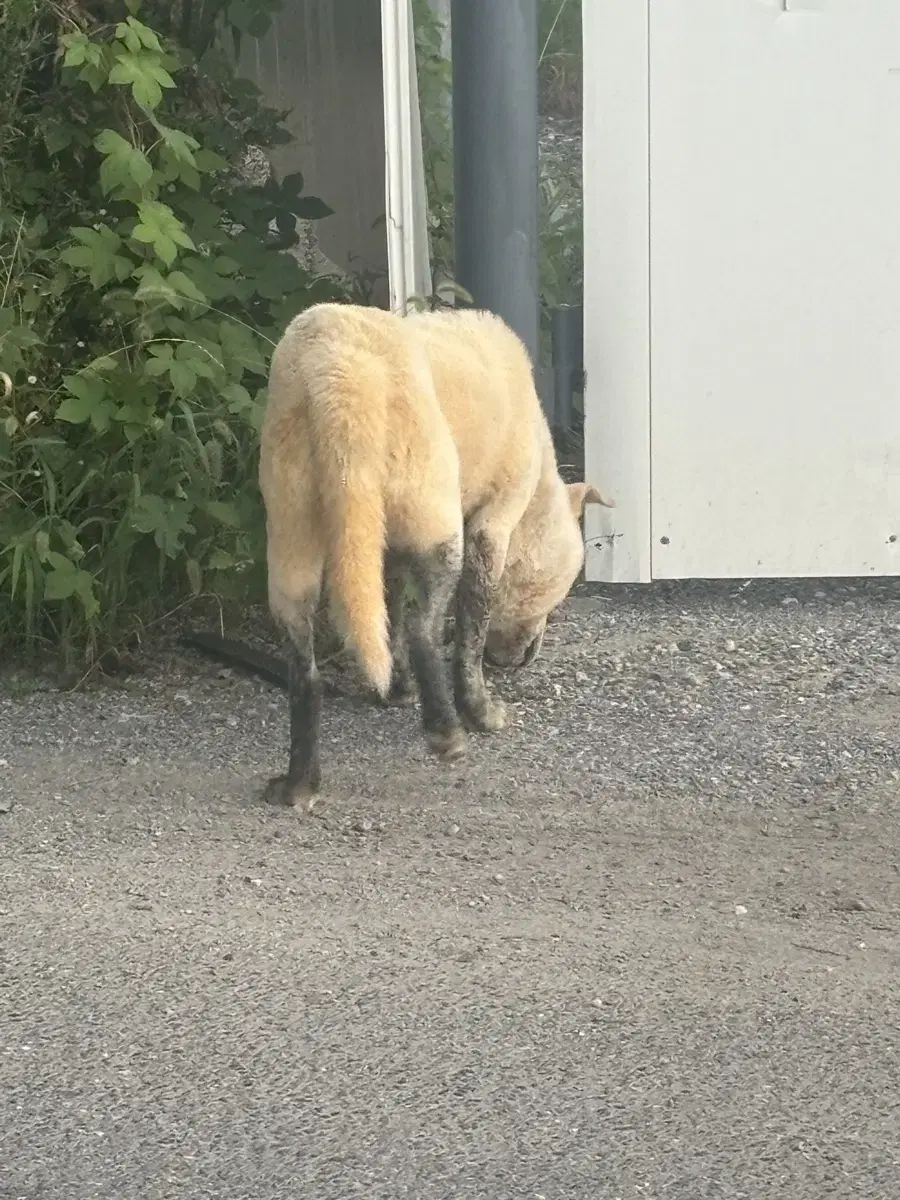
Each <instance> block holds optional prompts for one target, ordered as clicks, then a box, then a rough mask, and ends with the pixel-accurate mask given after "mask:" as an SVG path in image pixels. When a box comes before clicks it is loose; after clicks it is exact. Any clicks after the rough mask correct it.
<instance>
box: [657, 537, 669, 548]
mask: <svg viewBox="0 0 900 1200" xmlns="http://www.w3.org/2000/svg"><path fill="white" fill-rule="evenodd" d="M659 540H660V541H661V542H662V544H663V545H664V546H668V544H669V539H668V538H667V537H661V538H660V539H659Z"/></svg>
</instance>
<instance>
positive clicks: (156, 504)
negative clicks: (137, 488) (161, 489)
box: [131, 492, 194, 558]
mask: <svg viewBox="0 0 900 1200" xmlns="http://www.w3.org/2000/svg"><path fill="white" fill-rule="evenodd" d="M191 507H192V506H191V504H190V503H189V502H188V501H186V500H166V499H164V498H163V497H162V496H157V495H153V494H152V493H150V492H144V493H143V495H141V496H139V497H138V498H137V499H136V500H135V502H134V504H133V506H132V510H131V524H132V526H133V527H134V528H135V529H136V530H137V531H138V532H139V533H152V534H153V539H154V541H155V542H156V544H157V546H158V547H159V548H160V550H162V551H163V552H164V553H165V554H166V555H167V557H169V558H174V557H175V556H176V554H178V552H179V551H180V550H181V548H182V545H183V542H182V535H183V534H184V533H193V532H194V527H193V525H192V524H191V520H190V514H191Z"/></svg>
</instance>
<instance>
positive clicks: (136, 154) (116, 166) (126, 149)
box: [94, 129, 153, 196]
mask: <svg viewBox="0 0 900 1200" xmlns="http://www.w3.org/2000/svg"><path fill="white" fill-rule="evenodd" d="M94 146H95V147H96V149H97V150H99V151H100V153H101V154H102V155H103V156H104V157H103V162H102V163H101V164H100V187H101V189H102V190H103V194H104V195H106V196H108V195H110V194H111V193H112V192H113V191H115V190H116V189H117V188H119V189H124V190H125V191H127V190H128V189H129V188H131V187H136V188H137V189H139V190H140V189H141V188H143V187H145V186H146V185H147V184H148V183H149V182H150V180H151V179H152V178H153V167H152V165H151V163H150V160H149V159H148V158H147V156H146V154H144V152H143V151H142V150H139V149H138V148H137V147H136V146H132V144H131V142H128V141H126V140H125V138H123V137H122V135H121V134H120V133H116V132H115V130H113V129H104V130H103V132H102V133H99V134H98V135H97V137H95V138H94Z"/></svg>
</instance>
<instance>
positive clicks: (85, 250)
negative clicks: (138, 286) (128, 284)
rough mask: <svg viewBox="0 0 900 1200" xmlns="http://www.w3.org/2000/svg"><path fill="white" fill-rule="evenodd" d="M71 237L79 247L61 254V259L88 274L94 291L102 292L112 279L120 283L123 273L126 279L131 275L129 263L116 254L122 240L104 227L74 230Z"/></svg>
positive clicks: (71, 248) (81, 227) (82, 227)
mask: <svg viewBox="0 0 900 1200" xmlns="http://www.w3.org/2000/svg"><path fill="white" fill-rule="evenodd" d="M71 233H72V236H73V237H74V238H76V239H77V240H78V241H79V242H80V243H81V244H80V245H78V246H70V247H69V248H68V249H66V250H63V251H62V252H61V253H60V258H61V259H62V261H63V262H64V263H66V264H67V265H68V266H70V267H75V268H76V270H79V271H83V272H84V273H85V274H87V275H88V277H89V278H90V281H91V285H92V286H93V287H95V288H101V287H103V286H104V284H107V283H109V282H110V280H112V279H122V278H123V272H124V277H125V278H127V277H128V275H130V274H131V270H132V264H131V262H130V261H129V260H128V259H127V258H124V257H122V256H121V255H120V254H119V253H118V251H119V250H120V249H121V248H122V239H121V238H120V237H119V235H118V234H117V233H116V232H115V231H114V230H112V229H109V228H108V227H106V226H105V225H102V226H101V227H100V228H99V229H88V228H87V227H86V226H75V228H73V229H72V231H71ZM125 268H127V271H126V270H125Z"/></svg>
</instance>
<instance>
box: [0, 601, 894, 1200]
mask: <svg viewBox="0 0 900 1200" xmlns="http://www.w3.org/2000/svg"><path fill="white" fill-rule="evenodd" d="M898 647H900V582H898V581H894V582H871V583H869V584H867V585H865V586H863V585H851V584H845V583H838V584H816V583H809V584H802V585H801V584H796V583H795V584H784V585H765V586H764V585H759V584H754V585H750V586H744V587H742V586H740V585H737V584H724V585H717V586H716V587H701V586H682V587H663V588H654V589H652V590H646V591H641V590H640V589H636V590H634V591H632V590H630V589H626V588H622V589H616V590H610V591H608V592H605V593H604V592H601V593H600V594H591V595H583V596H576V597H575V598H574V599H573V600H572V601H571V602H570V603H569V604H568V605H567V606H566V609H565V610H564V612H563V613H562V614H561V616H560V619H559V620H558V621H556V622H555V623H554V625H553V626H552V628H551V631H550V633H549V634H548V638H547V642H546V645H545V650H544V653H543V655H542V658H541V660H539V663H538V664H536V666H535V667H534V668H533V669H532V670H530V671H528V672H526V673H523V674H522V675H520V676H519V677H517V678H516V677H504V678H502V680H501V681H500V684H499V686H500V688H501V690H502V692H503V694H504V695H505V696H506V697H507V698H508V699H509V700H510V702H511V704H512V706H513V712H514V714H515V724H514V725H513V727H512V728H511V729H509V730H507V731H506V732H505V733H504V734H502V735H499V736H496V737H495V738H493V739H479V740H477V742H475V743H474V744H473V747H472V752H471V755H470V757H469V759H468V760H467V761H466V763H465V764H464V765H463V766H461V767H459V768H457V769H455V770H453V769H448V768H445V767H442V766H440V765H438V764H436V763H433V762H431V761H429V760H427V759H426V756H425V753H424V750H423V748H422V745H421V743H420V739H419V737H418V731H417V729H416V727H415V720H414V715H413V714H411V713H409V712H382V711H379V710H378V709H376V708H373V707H370V706H367V705H365V704H363V703H360V702H359V701H357V700H354V699H353V698H352V697H349V698H338V699H335V700H333V701H331V702H330V703H329V705H328V708H327V733H326V740H325V748H326V759H325V763H324V769H325V774H326V783H327V787H328V800H327V802H326V803H325V804H324V805H323V806H322V808H321V810H320V812H319V813H318V815H316V816H313V817H309V816H305V815H301V814H297V813H290V812H283V811H272V810H269V809H267V808H265V807H264V806H262V805H260V804H259V803H258V802H257V800H256V799H255V794H256V791H257V790H258V788H259V786H260V784H261V783H262V781H263V779H264V778H265V776H266V775H267V774H268V773H270V772H272V771H274V770H276V769H279V768H280V766H281V763H282V756H283V753H284V747H285V737H286V718H285V703H284V698H283V696H282V695H281V694H280V693H279V692H277V691H276V690H275V689H273V688H271V687H269V686H267V685H264V684H262V683H259V682H257V681H255V680H252V679H247V678H242V677H240V676H238V675H234V674H232V673H230V672H228V671H222V670H219V669H218V668H217V667H216V666H215V665H214V664H210V663H207V662H203V661H201V660H200V659H199V658H194V657H193V656H191V655H188V654H183V655H179V654H173V653H172V652H171V651H170V650H169V649H167V648H166V646H165V645H160V646H157V647H155V648H154V649H153V650H152V651H151V653H149V655H148V657H147V661H146V666H145V669H144V670H143V671H142V672H141V673H140V674H137V675H135V676H133V677H131V678H130V679H128V680H127V681H125V682H124V683H119V684H115V683H112V684H104V685H102V686H96V685H95V686H91V687H89V688H87V689H86V690H84V691H82V692H76V693H60V692H59V691H56V690H54V689H53V688H52V687H50V686H49V685H47V684H46V683H43V682H41V681H40V680H35V679H34V678H33V677H31V676H29V675H28V674H27V673H26V672H24V671H21V670H19V671H15V670H7V671H6V672H5V673H4V675H3V677H2V681H0V761H2V766H0V810H2V811H0V851H2V857H0V1117H2V1120H0V1197H2V1198H3V1200H13V1198H19V1197H21V1198H22V1200H101V1198H102V1200H113V1198H115V1200H162V1198H164V1197H165V1198H172V1200H175V1198H191V1200H193V1198H195V1197H196V1198H198V1200H201V1198H202V1200H213V1198H216V1200H218V1198H222V1200H238V1198H240V1200H245V1198H246V1200H251V1198H252V1200H275V1198H278V1200H281V1198H282V1197H285V1198H286V1197H311V1198H312V1197H315V1198H316V1200H344V1198H349V1197H356V1196H365V1197H367V1198H372V1200H395V1198H398V1200H399V1198H410V1200H413V1198H414V1200H443V1198H448V1200H449V1198H459V1200H482V1198H484V1200H488V1198H490V1200H518V1198H520V1197H521V1198H523V1200H524V1198H528V1200H540V1198H543V1200H616V1198H621V1200H626V1198H627V1200H703V1198H707V1197H708V1198H711V1200H712V1198H715V1200H769V1198H772V1200H775V1198H776V1197H777V1198H779V1200H780V1198H787V1200H821V1198H823V1197H842V1198H844V1197H846V1198H847V1200H850V1198H851V1197H854V1198H857V1197H859V1198H865V1200H888V1198H890V1200H895V1198H896V1197H897V1196H898V1195H900V1086H898V1084H900V1061H898V1049H900V1028H898V1021H900V1009H898V966H900V954H898V951H900V934H898V909H900V876H898V862H900V859H898V848H900V822H898V816H900V749H898V715H900V657H898Z"/></svg>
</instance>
